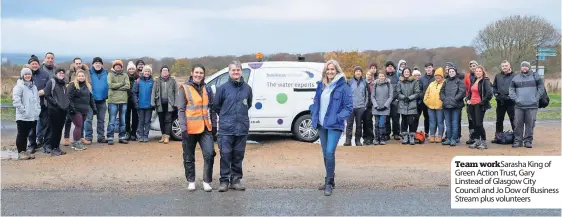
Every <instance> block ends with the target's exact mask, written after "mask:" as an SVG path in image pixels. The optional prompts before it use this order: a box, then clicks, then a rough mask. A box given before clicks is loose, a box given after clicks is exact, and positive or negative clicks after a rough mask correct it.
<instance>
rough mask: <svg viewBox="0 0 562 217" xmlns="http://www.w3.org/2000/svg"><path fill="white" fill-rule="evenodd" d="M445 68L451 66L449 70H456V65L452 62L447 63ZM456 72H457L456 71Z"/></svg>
mask: <svg viewBox="0 0 562 217" xmlns="http://www.w3.org/2000/svg"><path fill="white" fill-rule="evenodd" d="M445 66H449V68H455V64H454V63H452V62H447V63H445ZM455 71H456V70H455Z"/></svg>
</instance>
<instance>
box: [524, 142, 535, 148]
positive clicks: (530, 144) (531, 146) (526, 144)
mask: <svg viewBox="0 0 562 217" xmlns="http://www.w3.org/2000/svg"><path fill="white" fill-rule="evenodd" d="M524 144H525V148H533V144H532V143H531V142H524Z"/></svg>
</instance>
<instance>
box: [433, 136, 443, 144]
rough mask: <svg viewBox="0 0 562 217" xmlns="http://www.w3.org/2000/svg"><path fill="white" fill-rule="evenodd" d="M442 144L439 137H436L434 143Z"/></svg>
mask: <svg viewBox="0 0 562 217" xmlns="http://www.w3.org/2000/svg"><path fill="white" fill-rule="evenodd" d="M441 142H443V139H441V136H436V137H435V143H441Z"/></svg>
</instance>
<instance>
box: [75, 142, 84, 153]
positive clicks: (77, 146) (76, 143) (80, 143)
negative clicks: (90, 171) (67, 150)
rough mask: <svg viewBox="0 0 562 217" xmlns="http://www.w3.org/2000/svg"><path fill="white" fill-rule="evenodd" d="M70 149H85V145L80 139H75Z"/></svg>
mask: <svg viewBox="0 0 562 217" xmlns="http://www.w3.org/2000/svg"><path fill="white" fill-rule="evenodd" d="M72 149H74V150H75V151H83V150H86V146H84V144H82V142H80V141H75V142H72Z"/></svg>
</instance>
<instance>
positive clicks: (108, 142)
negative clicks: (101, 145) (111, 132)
mask: <svg viewBox="0 0 562 217" xmlns="http://www.w3.org/2000/svg"><path fill="white" fill-rule="evenodd" d="M107 144H108V145H113V144H115V143H114V142H113V140H107Z"/></svg>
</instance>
